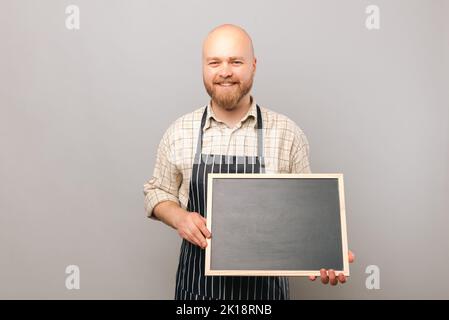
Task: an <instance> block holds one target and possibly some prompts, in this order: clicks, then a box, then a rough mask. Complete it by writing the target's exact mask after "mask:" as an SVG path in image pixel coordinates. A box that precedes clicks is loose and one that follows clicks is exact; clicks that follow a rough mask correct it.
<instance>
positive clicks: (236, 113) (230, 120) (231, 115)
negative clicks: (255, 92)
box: [211, 93, 252, 128]
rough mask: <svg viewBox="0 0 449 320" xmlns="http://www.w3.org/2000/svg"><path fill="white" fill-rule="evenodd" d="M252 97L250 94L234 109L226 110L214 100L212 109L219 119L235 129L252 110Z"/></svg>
mask: <svg viewBox="0 0 449 320" xmlns="http://www.w3.org/2000/svg"><path fill="white" fill-rule="evenodd" d="M251 102H252V101H251V95H250V94H249V93H248V94H247V95H245V96H244V97H243V98H242V99H241V100H240V102H239V103H238V104H237V105H236V106H235V107H234V108H232V109H230V110H229V109H225V108H223V107H221V106H220V105H218V104H217V103H216V102H214V101H213V100H212V102H211V107H212V110H214V113H215V115H216V116H217V118H218V119H220V120H221V121H223V122H224V123H225V124H226V125H227V126H228V127H230V128H233V127H234V126H235V125H236V124H237V123H238V122H239V121H240V120H241V119H242V118H243V117H244V116H245V114H246V113H247V112H248V110H249V109H250V108H251Z"/></svg>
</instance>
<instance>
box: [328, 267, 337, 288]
mask: <svg viewBox="0 0 449 320" xmlns="http://www.w3.org/2000/svg"><path fill="white" fill-rule="evenodd" d="M329 282H330V283H331V286H335V285H336V284H337V283H338V280H337V277H336V276H335V271H334V270H332V269H331V270H329Z"/></svg>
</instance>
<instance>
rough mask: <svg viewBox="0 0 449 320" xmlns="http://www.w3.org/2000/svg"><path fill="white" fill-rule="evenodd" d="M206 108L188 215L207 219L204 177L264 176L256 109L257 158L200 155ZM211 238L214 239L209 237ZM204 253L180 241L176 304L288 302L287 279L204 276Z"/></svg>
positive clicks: (191, 180)
mask: <svg viewBox="0 0 449 320" xmlns="http://www.w3.org/2000/svg"><path fill="white" fill-rule="evenodd" d="M206 118H207V107H206V109H205V110H204V113H203V117H202V119H201V126H200V130H199V135H198V144H197V149H196V153H195V160H194V162H193V166H192V176H191V179H190V187H189V201H188V204H187V211H189V212H198V213H199V214H201V215H202V216H203V217H205V216H206V203H207V200H206V196H207V175H208V173H210V172H213V173H265V164H264V160H263V132H262V115H261V112H260V108H259V106H257V129H258V130H257V150H258V152H257V153H258V154H257V156H252V157H246V156H225V155H216V154H208V155H205V154H202V153H201V152H202V145H203V127H204V124H205V123H206ZM212 236H213V235H212ZM204 257H205V250H204V249H201V248H200V247H198V246H196V245H194V244H192V243H190V242H188V241H187V240H185V239H183V241H182V244H181V253H180V257H179V264H178V270H177V272H176V291H175V299H176V300H199V299H201V300H204V299H208V300H209V299H242V300H283V299H289V284H288V279H287V278H286V277H273V276H270V277H267V276H263V277H262V276H258V277H254V276H251V277H249V276H207V277H206V276H204Z"/></svg>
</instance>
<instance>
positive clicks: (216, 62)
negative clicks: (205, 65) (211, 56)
mask: <svg viewBox="0 0 449 320" xmlns="http://www.w3.org/2000/svg"><path fill="white" fill-rule="evenodd" d="M209 65H210V66H217V65H218V61H211V62H209Z"/></svg>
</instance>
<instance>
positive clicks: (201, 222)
mask: <svg viewBox="0 0 449 320" xmlns="http://www.w3.org/2000/svg"><path fill="white" fill-rule="evenodd" d="M197 217H198V218H199V219H194V223H195V225H196V226H197V227H198V229H200V230H201V232H202V233H203V235H204V236H205V237H206V238H210V237H211V233H210V231H209V230H208V229H207V226H206V223H207V219H206V218H204V217H203V216H201V215H200V214H198V213H197Z"/></svg>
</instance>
